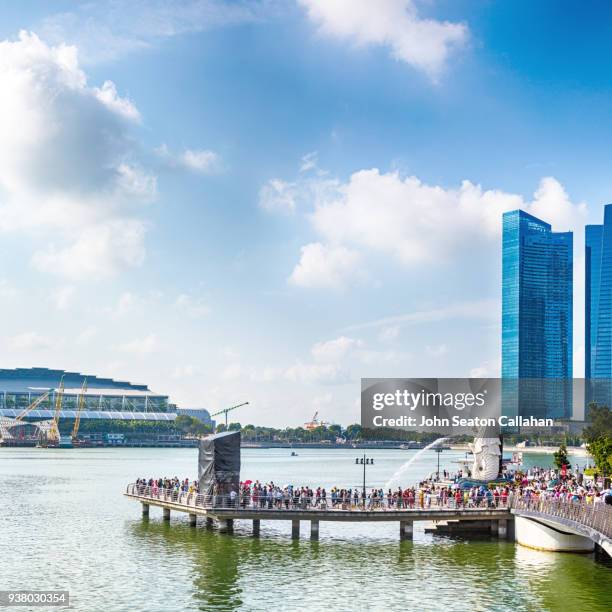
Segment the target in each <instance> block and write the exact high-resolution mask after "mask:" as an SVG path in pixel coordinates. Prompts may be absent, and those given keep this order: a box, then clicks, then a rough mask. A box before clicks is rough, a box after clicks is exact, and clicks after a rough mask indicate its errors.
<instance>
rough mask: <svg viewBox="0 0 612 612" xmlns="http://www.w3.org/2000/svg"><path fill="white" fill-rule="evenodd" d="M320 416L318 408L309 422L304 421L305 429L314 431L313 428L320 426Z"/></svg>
mask: <svg viewBox="0 0 612 612" xmlns="http://www.w3.org/2000/svg"><path fill="white" fill-rule="evenodd" d="M318 416H319V411H318V410H317V411H316V412H315V413H314V414H313V415H312V419H310V421H308V423H304V429H306V430H308V431H312V430H313V429H316V428H317V427H318V426H319V421H317V417H318Z"/></svg>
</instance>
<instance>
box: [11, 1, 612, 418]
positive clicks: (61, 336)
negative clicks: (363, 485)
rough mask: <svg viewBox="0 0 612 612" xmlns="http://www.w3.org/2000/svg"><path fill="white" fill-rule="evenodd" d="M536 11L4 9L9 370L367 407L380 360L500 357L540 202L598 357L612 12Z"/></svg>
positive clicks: (403, 370) (265, 402) (352, 409)
mask: <svg viewBox="0 0 612 612" xmlns="http://www.w3.org/2000/svg"><path fill="white" fill-rule="evenodd" d="M532 4H533V3H528V2H517V3H513V5H512V6H501V5H496V6H493V5H492V4H491V3H487V2H480V3H478V2H477V3H470V2H463V1H459V2H449V1H437V2H432V3H425V2H408V1H406V0H385V2H384V3H380V4H379V6H378V10H377V11H374V10H372V8H371V4H369V3H367V2H353V3H349V2H347V1H344V0H333V1H331V0H330V1H329V2H326V3H323V2H320V1H317V0H299V1H298V2H295V3H294V2H277V1H262V2H248V3H247V2H240V1H238V2H221V1H213V0H210V1H201V0H199V1H196V0H194V1H183V2H170V3H167V2H166V3H163V2H141V1H138V2H134V3H131V4H130V7H129V8H126V7H122V6H121V5H120V3H118V2H114V1H105V2H100V3H97V4H96V5H94V4H91V3H86V2H83V3H80V2H76V3H75V2H63V1H61V2H57V3H54V5H53V8H50V7H48V6H43V5H42V4H41V3H37V2H33V1H24V2H21V3H19V6H18V7H16V6H11V5H10V4H8V5H5V6H2V7H0V16H1V17H2V19H0V40H1V41H2V42H0V136H1V138H0V255H1V256H2V261H3V264H4V265H3V266H2V270H0V298H1V301H0V303H1V304H2V305H1V306H0V308H1V313H2V319H3V321H4V322H5V324H4V325H3V329H2V332H1V334H0V340H1V346H2V350H1V351H0V363H1V364H2V367H4V368H12V367H30V366H41V367H45V366H46V367H50V368H58V369H69V370H77V371H88V372H92V373H94V374H97V375H99V376H111V377H120V378H122V379H128V380H130V381H132V382H135V383H144V384H148V385H149V386H150V387H151V388H152V389H154V390H155V391H157V392H159V393H164V394H168V395H169V396H170V397H171V398H172V399H173V401H176V402H177V403H178V404H179V405H180V406H194V407H195V406H198V407H203V408H207V409H210V410H211V411H214V410H217V409H220V408H223V407H225V406H229V405H232V404H234V403H237V402H239V401H243V400H249V401H250V402H251V404H252V407H250V408H249V412H246V411H245V413H244V416H243V415H242V414H241V415H240V420H241V422H243V423H246V422H257V423H262V424H269V425H292V424H297V423H303V422H305V421H307V420H308V419H309V418H310V417H311V416H312V413H313V412H314V411H315V410H319V411H320V413H321V415H322V416H323V418H324V419H325V420H328V421H336V422H342V423H349V422H354V421H355V420H357V418H358V415H359V410H358V399H359V379H360V378H361V377H362V376H364V377H379V376H389V377H419V376H437V377H443V376H449V377H451V376H469V375H473V376H496V375H499V374H500V358H501V347H500V342H499V338H500V331H501V327H500V311H501V291H500V287H501V257H500V255H499V254H500V252H501V215H502V214H503V212H506V211H509V210H516V209H517V208H521V209H524V210H525V211H526V212H528V213H530V214H533V215H535V216H536V217H539V218H542V219H544V220H545V221H547V222H549V223H551V224H552V228H553V230H554V231H573V232H574V233H575V238H576V242H575V258H574V286H575V288H576V291H574V304H573V309H574V345H573V354H574V363H573V367H574V372H580V373H582V372H583V371H584V335H585V334H584V331H583V327H582V326H583V325H584V291H583V286H584V266H585V262H584V243H583V240H584V232H583V230H582V227H583V226H584V225H586V224H592V223H598V222H599V223H600V222H601V212H602V211H601V205H602V204H603V203H604V202H607V201H610V200H612V195H611V194H610V188H609V185H608V184H607V182H606V176H607V173H608V168H609V167H610V164H611V163H612V153H611V152H610V151H609V146H608V143H609V142H610V136H611V135H612V134H610V133H609V132H610V130H611V128H610V126H609V125H608V124H609V121H607V118H608V115H609V111H608V108H609V104H610V101H611V97H612V96H611V94H612V91H611V90H610V87H609V85H608V83H607V82H606V79H605V76H602V75H605V74H606V71H607V70H608V69H609V68H610V64H611V63H612V59H610V58H609V57H608V54H607V53H606V49H607V40H608V38H609V33H610V31H611V30H612V20H611V19H610V16H609V15H608V13H607V12H606V10H605V8H606V6H605V4H604V3H597V2H595V3H593V5H592V7H591V10H590V11H589V14H588V15H587V14H584V13H586V12H584V13H583V12H581V11H579V10H575V11H568V12H567V13H566V12H565V11H562V10H560V9H558V8H556V7H555V3H553V2H541V3H538V5H537V6H532ZM349 7H352V8H353V10H349ZM355 7H358V10H356V9H355ZM570 13H571V14H570ZM576 21H579V22H580V28H576V27H575V26H576ZM21 30H25V31H26V32H29V33H24V34H21V35H20V34H19V32H20V31H21ZM568 40H570V41H572V43H571V44H568ZM423 41H428V44H424V43H423ZM7 322H8V324H7Z"/></svg>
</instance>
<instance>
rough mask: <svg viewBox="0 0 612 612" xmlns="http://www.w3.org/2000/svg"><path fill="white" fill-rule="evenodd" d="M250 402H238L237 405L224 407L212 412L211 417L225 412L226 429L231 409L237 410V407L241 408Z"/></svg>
mask: <svg viewBox="0 0 612 612" xmlns="http://www.w3.org/2000/svg"><path fill="white" fill-rule="evenodd" d="M248 403H249V402H243V403H242V404H236V405H235V406H230V407H229V408H223V410H219V411H218V412H215V413H213V414H211V415H210V416H211V417H214V416H217V415H219V414H221V413H225V429H227V413H228V412H230V411H231V410H236V408H240V406H246V405H247V404H248Z"/></svg>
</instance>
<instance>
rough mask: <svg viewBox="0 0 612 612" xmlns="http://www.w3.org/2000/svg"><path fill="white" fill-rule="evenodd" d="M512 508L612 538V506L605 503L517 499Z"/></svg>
mask: <svg viewBox="0 0 612 612" xmlns="http://www.w3.org/2000/svg"><path fill="white" fill-rule="evenodd" d="M512 507H513V508H514V509H516V510H528V511H531V512H538V513H539V514H543V515H546V516H550V517H553V518H561V519H567V520H570V521H574V522H575V523H579V524H580V525H584V526H585V527H590V528H591V529H594V530H595V531H598V532H599V533H601V534H602V535H604V536H606V537H608V538H612V506H609V505H608V504H606V503H604V502H595V503H588V504H587V503H586V502H584V501H571V500H563V499H556V498H545V497H544V498H537V497H517V498H516V499H515V500H514V502H513V504H512Z"/></svg>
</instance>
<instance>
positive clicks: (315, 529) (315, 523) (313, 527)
mask: <svg viewBox="0 0 612 612" xmlns="http://www.w3.org/2000/svg"><path fill="white" fill-rule="evenodd" d="M310 539H311V540H318V539H319V520H318V519H313V520H312V521H310Z"/></svg>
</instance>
